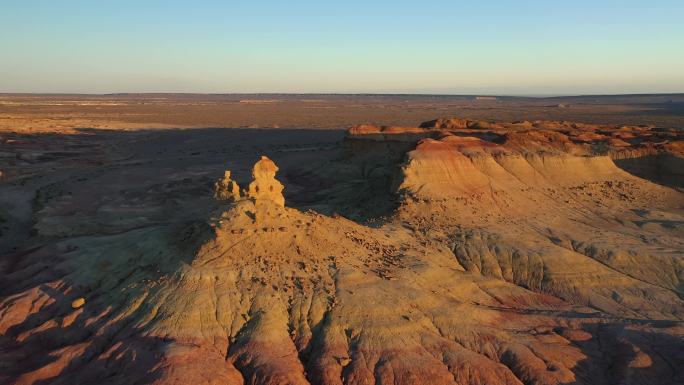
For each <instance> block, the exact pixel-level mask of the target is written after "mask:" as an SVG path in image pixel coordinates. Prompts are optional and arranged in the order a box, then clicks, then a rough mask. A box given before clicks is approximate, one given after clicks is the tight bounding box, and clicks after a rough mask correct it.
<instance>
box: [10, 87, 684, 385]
mask: <svg viewBox="0 0 684 385" xmlns="http://www.w3.org/2000/svg"><path fill="white" fill-rule="evenodd" d="M454 117H456V118H454ZM362 123H367V124H362ZM683 127H684V96H682V95H660V96H658V95H656V96H622V97H576V98H547V99H525V98H503V99H502V98H499V99H495V100H491V99H481V100H478V99H476V98H474V97H426V96H423V97H417V96H318V95H316V96H311V95H304V96H292V95H290V96H284V95H237V96H235V95H233V96H223V95H216V96H193V95H147V96H141V95H116V96H99V97H95V96H87V97H86V96H74V95H70V96H26V95H5V96H1V97H0V146H1V147H0V171H2V173H3V174H2V180H1V181H0V279H1V281H2V282H3V284H2V285H0V383H10V384H53V383H54V384H73V383H83V384H89V383H92V384H130V383H157V384H188V383H193V384H243V383H249V384H398V385H399V384H401V385H403V384H655V383H658V384H681V383H683V382H684V322H683V320H684V193H683V192H682V191H683V189H684V133H683V131H682V128H683ZM179 128H182V129H179ZM276 128H277V129H276ZM227 170H228V171H230V172H226V171H227Z"/></svg>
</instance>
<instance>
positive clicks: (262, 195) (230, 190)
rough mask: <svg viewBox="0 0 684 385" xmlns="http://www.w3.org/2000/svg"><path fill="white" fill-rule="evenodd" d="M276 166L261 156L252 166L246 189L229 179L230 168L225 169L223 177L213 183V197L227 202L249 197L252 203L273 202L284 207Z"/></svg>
mask: <svg viewBox="0 0 684 385" xmlns="http://www.w3.org/2000/svg"><path fill="white" fill-rule="evenodd" d="M277 172H278V166H276V164H275V163H274V162H273V161H272V160H270V159H269V158H268V157H266V156H262V157H261V158H260V159H259V160H258V161H257V162H256V163H255V164H254V167H253V168H252V182H251V183H250V184H249V186H248V188H247V189H246V190H242V189H240V186H239V185H238V184H237V182H235V181H234V180H232V179H231V172H230V170H226V172H225V173H224V175H223V178H222V179H220V180H219V181H217V182H216V183H215V184H214V198H216V199H217V200H219V201H225V202H229V203H235V202H239V201H241V200H243V199H249V200H251V201H253V202H254V203H259V204H261V203H266V204H269V203H273V204H275V205H276V206H278V207H285V198H284V197H283V189H284V186H283V184H282V183H280V181H278V180H277V179H276V178H275V175H276V173H277Z"/></svg>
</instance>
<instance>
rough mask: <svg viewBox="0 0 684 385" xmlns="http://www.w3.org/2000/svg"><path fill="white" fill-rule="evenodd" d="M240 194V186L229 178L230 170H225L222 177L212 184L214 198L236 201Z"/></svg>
mask: <svg viewBox="0 0 684 385" xmlns="http://www.w3.org/2000/svg"><path fill="white" fill-rule="evenodd" d="M241 196H242V194H241V192H240V186H239V185H238V184H237V182H235V181H234V180H232V179H231V178H230V170H226V171H225V173H224V174H223V178H222V179H220V180H219V181H217V182H216V183H215V184H214V198H216V199H217V200H220V201H226V202H236V201H238V200H240V198H241Z"/></svg>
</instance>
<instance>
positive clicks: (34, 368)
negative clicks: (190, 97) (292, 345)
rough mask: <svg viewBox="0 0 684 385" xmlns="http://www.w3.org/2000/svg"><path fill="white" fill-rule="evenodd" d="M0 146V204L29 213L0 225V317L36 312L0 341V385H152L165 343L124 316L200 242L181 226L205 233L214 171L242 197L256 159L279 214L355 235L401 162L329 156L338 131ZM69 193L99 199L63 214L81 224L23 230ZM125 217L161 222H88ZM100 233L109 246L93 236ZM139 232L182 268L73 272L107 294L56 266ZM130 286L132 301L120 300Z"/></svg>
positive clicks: (152, 135)
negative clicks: (24, 383) (322, 221)
mask: <svg viewBox="0 0 684 385" xmlns="http://www.w3.org/2000/svg"><path fill="white" fill-rule="evenodd" d="M3 138H4V139H6V140H7V139H9V140H10V144H11V145H10V146H8V151H12V152H14V153H15V154H16V156H14V157H11V158H2V159H0V169H3V170H5V171H6V175H7V177H6V179H5V180H3V181H2V182H1V183H0V194H2V193H3V192H5V191H10V190H11V191H13V193H15V194H18V195H22V194H27V195H26V196H27V197H29V199H30V204H31V210H30V211H28V212H27V213H24V214H22V213H19V212H16V211H15V212H12V213H11V214H12V215H11V216H10V217H9V218H5V219H6V220H7V222H8V223H9V225H10V226H15V231H14V232H13V233H10V234H8V233H2V234H0V240H4V239H2V237H4V236H7V237H11V239H8V243H9V244H11V245H12V249H13V250H11V251H8V250H6V249H5V250H4V251H3V249H2V248H0V282H2V285H0V303H2V302H4V301H9V302H6V305H9V303H10V302H12V301H16V300H21V297H26V296H29V295H35V296H36V298H38V297H41V296H44V297H49V298H50V301H47V302H44V303H43V302H34V303H31V304H30V305H29V306H30V307H31V309H30V310H29V311H28V313H29V314H30V315H28V316H27V317H26V318H25V319H23V320H21V321H19V322H17V323H15V324H13V325H12V326H10V327H9V328H8V329H7V330H6V332H5V333H3V334H2V336H0V363H1V364H0V383H8V384H10V383H15V382H17V381H19V380H25V379H27V377H26V376H36V377H35V378H34V379H35V380H36V381H35V383H36V384H74V383H78V384H91V383H92V384H95V383H98V384H101V383H137V384H144V383H150V382H153V381H155V380H158V379H159V378H160V376H161V375H162V374H163V373H162V371H161V370H162V369H160V368H161V367H162V366H161V364H162V362H163V359H164V357H163V355H162V353H161V352H162V351H163V346H164V345H165V344H169V343H171V342H173V341H172V340H170V339H166V338H158V337H148V336H145V335H144V330H140V329H138V328H137V326H136V325H138V324H139V322H138V321H140V320H141V319H142V317H143V316H144V315H146V312H147V311H148V310H147V309H148V308H147V306H145V305H140V307H138V308H137V310H135V311H133V312H131V313H130V314H128V313H125V314H124V312H126V311H127V309H130V308H131V307H134V306H137V305H135V304H136V303H137V302H136V301H137V300H138V299H139V298H140V297H141V296H143V295H144V292H145V290H147V289H148V288H149V287H153V286H154V285H155V284H158V283H159V282H160V281H161V280H163V279H164V277H168V275H169V274H173V272H175V271H177V270H178V269H179V268H180V266H181V264H183V263H187V262H188V258H192V255H194V254H193V250H194V249H195V248H196V247H198V243H201V242H200V241H201V239H203V237H205V236H206V231H205V230H206V229H202V228H201V226H199V228H200V229H199V230H197V231H186V230H187V229H188V228H191V227H192V226H190V225H189V224H193V223H195V224H196V223H206V221H207V219H208V218H209V216H210V214H211V212H212V211H213V210H214V209H216V205H217V203H216V202H215V201H214V200H213V199H212V198H211V188H212V183H213V181H214V180H217V179H218V178H219V177H221V176H222V174H223V171H224V170H226V169H231V171H233V175H235V176H236V178H237V180H238V182H240V183H241V185H242V186H245V185H246V182H247V181H248V180H249V178H250V169H251V167H252V165H253V164H254V162H255V161H256V160H257V159H258V158H259V156H261V155H267V156H269V157H270V158H271V159H273V160H274V161H275V162H276V163H277V164H278V165H279V167H280V168H281V171H280V173H279V174H278V177H279V178H280V179H281V181H282V182H283V183H284V184H285V186H286V190H285V193H286V202H287V203H286V204H287V205H288V206H290V207H295V208H300V209H302V210H306V209H320V210H321V211H322V212H324V213H342V214H343V215H344V214H347V215H349V217H352V218H355V219H357V220H359V221H366V220H368V219H369V218H372V217H373V216H374V215H378V213H385V212H387V210H391V209H392V206H391V204H390V205H389V206H386V207H383V208H382V209H378V207H377V206H378V204H377V202H380V201H381V200H384V199H389V198H388V197H391V183H393V180H392V178H393V173H394V172H395V171H396V170H394V169H386V168H385V167H386V165H387V164H389V163H393V164H395V167H396V165H398V164H399V162H396V160H397V159H399V158H400V157H401V156H403V152H402V151H403V150H401V149H391V150H390V151H389V152H388V153H389V154H392V156H393V157H397V159H394V158H391V159H388V158H387V157H380V158H377V157H368V158H366V156H367V155H370V153H369V152H366V153H365V155H362V156H361V157H360V158H357V157H355V156H354V153H355V152H354V151H357V150H359V149H358V148H355V149H350V148H348V147H346V146H343V145H342V141H343V138H344V131H340V130H337V131H333V130H294V129H267V130H259V129H218V128H216V129H187V130H138V131H108V130H92V129H82V130H80V132H79V133H78V134H68V135H58V134H8V135H3ZM362 146H363V145H362ZM366 150H369V151H370V149H368V148H366ZM350 151H351V153H350ZM179 180H181V181H183V183H178V182H179ZM107 183H108V184H107ZM46 186H48V187H49V188H46ZM103 186H105V187H103ZM357 187H358V188H357ZM379 187H381V188H382V189H384V191H385V192H384V193H383V194H381V197H380V198H378V197H377V194H376V196H375V197H374V196H373V195H372V193H373V190H375V189H377V188H379ZM359 188H361V189H359ZM82 190H88V191H93V192H94V194H98V193H101V194H103V196H104V197H106V199H93V200H88V199H79V200H77V202H76V204H77V209H78V213H80V214H81V215H83V218H84V219H82V220H80V221H77V222H73V223H72V225H73V224H75V225H78V226H77V227H79V229H70V228H69V226H71V225H70V224H69V222H66V223H65V224H63V225H59V224H56V226H58V227H59V228H58V229H57V230H60V231H61V232H57V235H54V234H44V233H42V232H41V231H37V230H36V228H35V224H36V223H38V222H39V221H40V220H41V219H42V218H44V217H46V216H47V217H48V218H50V215H51V214H50V213H49V212H47V213H46V212H45V211H43V209H45V208H51V207H53V206H58V203H60V202H61V201H62V199H63V198H68V197H70V196H76V195H75V194H78V193H79V191H82ZM89 195H93V194H90V193H89ZM360 196H361V197H367V199H361V200H362V203H363V204H362V205H361V206H354V205H353V204H352V202H354V201H357V200H358V199H359V197H360ZM373 199H375V200H373ZM378 199H380V200H378ZM1 205H2V203H0V206H1ZM136 205H142V206H143V207H147V208H149V207H159V208H163V210H162V209H160V210H159V213H162V214H163V215H164V217H163V218H152V219H150V218H148V217H152V216H153V215H152V214H150V213H147V212H145V215H142V214H140V215H139V217H131V218H119V216H116V215H115V216H110V217H100V216H99V215H100V213H101V212H111V211H112V210H118V209H121V208H127V207H130V206H136ZM102 206H104V207H106V210H102V209H101V207H102ZM2 209H3V207H0V213H2ZM91 212H92V213H93V214H92V216H90V217H89V216H88V215H90V214H87V213H91ZM122 212H123V213H127V212H128V211H122ZM155 213H156V212H155ZM153 214H154V213H153ZM22 215H25V216H24V217H22ZM122 215H123V214H122ZM126 215H128V214H126ZM355 215H356V216H355ZM64 218H65V219H68V218H69V216H65V217H64ZM160 221H163V223H160ZM91 222H92V223H91ZM93 223H95V224H96V225H97V226H95V225H93ZM89 226H90V227H89ZM80 227H83V228H84V229H80ZM102 228H105V229H107V230H108V233H106V234H111V235H106V234H105V235H103V234H102V233H97V232H96V230H97V229H102ZM93 229H95V230H93ZM140 229H143V230H147V229H149V230H150V231H151V233H150V234H148V235H146V237H155V236H156V235H155V234H157V233H156V231H157V230H156V229H167V230H168V231H175V232H176V233H175V234H177V236H176V237H175V238H174V239H173V240H171V239H167V238H161V239H160V242H163V241H167V242H176V243H179V244H181V245H184V247H181V249H183V250H184V251H183V252H184V253H185V255H177V256H171V257H169V256H166V257H165V258H167V259H166V260H165V263H166V264H167V265H166V267H165V270H164V272H159V271H158V270H157V269H156V268H155V266H154V265H155V264H156V262H159V261H155V258H164V257H163V256H156V255H155V254H150V253H148V254H147V255H138V256H137V257H134V259H132V260H130V261H129V262H128V263H127V264H126V266H125V267H124V268H123V269H124V270H125V272H122V271H112V272H111V273H110V272H108V270H107V267H106V266H105V265H106V262H107V261H106V259H107V258H110V256H109V254H106V256H104V257H103V256H99V257H98V258H99V259H98V258H96V257H95V256H93V259H92V260H87V261H86V262H85V263H86V264H88V265H89V266H90V267H88V268H86V269H84V270H83V271H95V270H101V271H102V274H111V275H115V278H114V279H115V280H118V281H116V282H114V284H113V285H109V284H107V285H104V286H102V285H98V284H96V285H94V286H93V285H86V284H84V283H83V282H81V280H80V279H79V277H76V276H74V275H73V271H69V270H68V266H71V265H70V264H68V263H65V261H68V260H69V258H71V254H70V253H72V252H74V250H72V249H70V248H69V247H71V246H69V242H70V241H72V240H74V242H75V244H77V245H78V244H79V242H81V241H79V239H87V240H89V241H88V242H91V243H92V242H95V243H96V244H95V246H94V247H95V248H96V249H107V248H112V253H115V254H116V253H117V252H118V250H117V249H116V247H120V244H118V243H112V239H114V238H111V237H117V236H119V235H121V234H123V235H124V236H125V235H126V234H128V233H132V232H135V231H139V230H140ZM72 230H73V231H72ZM93 231H95V232H93ZM131 239H133V238H131ZM117 245H119V246H117ZM111 258H114V256H112V257H111ZM169 258H170V259H169ZM159 263H160V264H161V262H159ZM140 269H144V270H145V271H144V272H141V270H140ZM78 271H80V270H78ZM57 283H59V284H58V286H55V285H57ZM148 283H149V285H148ZM131 286H133V287H134V288H136V289H135V290H134V291H131V290H130V287H131ZM32 292H33V293H32ZM36 292H38V294H36ZM79 297H84V298H86V304H85V306H84V307H83V308H81V309H73V308H72V305H71V303H72V301H73V300H74V299H76V298H79ZM27 298H28V297H27ZM143 303H144V301H143ZM34 307H35V308H34ZM15 311H17V310H16V309H15Z"/></svg>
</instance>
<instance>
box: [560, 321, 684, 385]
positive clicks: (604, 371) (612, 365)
mask: <svg viewBox="0 0 684 385" xmlns="http://www.w3.org/2000/svg"><path fill="white" fill-rule="evenodd" d="M674 324H675V325H673V324H672V323H669V324H668V323H661V324H660V325H659V324H651V325H650V326H649V327H630V326H627V324H625V323H599V324H590V325H585V326H584V327H583V329H584V331H586V332H588V333H589V334H591V338H590V339H586V340H584V341H574V342H573V345H575V346H577V347H578V348H579V349H580V350H581V351H582V353H584V354H585V355H586V356H587V358H586V359H584V360H582V361H580V362H579V364H578V365H577V366H576V367H575V368H573V372H574V373H575V376H576V378H577V381H575V382H574V383H573V384H577V385H579V384H592V385H602V384H606V385H612V384H660V385H670V384H671V385H675V384H682V383H684V335H681V334H680V335H679V336H677V335H672V334H668V333H665V332H664V330H661V329H662V328H668V327H673V326H676V324H677V322H675V323H674ZM679 324H681V323H679Z"/></svg>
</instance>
